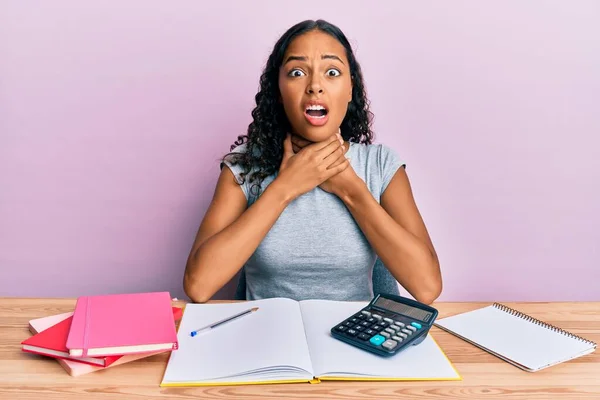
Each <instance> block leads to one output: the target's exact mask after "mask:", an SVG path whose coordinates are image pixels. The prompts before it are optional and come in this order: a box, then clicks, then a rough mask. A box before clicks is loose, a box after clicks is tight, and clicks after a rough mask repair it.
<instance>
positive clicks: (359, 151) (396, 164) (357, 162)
mask: <svg viewBox="0 0 600 400" xmlns="http://www.w3.org/2000/svg"><path fill="white" fill-rule="evenodd" d="M352 149H353V153H352V155H351V157H352V159H353V166H354V167H355V168H357V169H358V170H361V171H364V173H365V179H366V180H368V183H370V186H371V187H372V190H373V191H376V192H377V194H379V195H381V194H382V193H383V192H384V191H385V189H386V188H387V186H388V184H389V183H390V181H391V180H392V178H393V177H394V175H395V174H396V172H397V171H398V169H399V168H401V167H406V162H405V161H404V158H403V157H401V156H400V153H399V151H397V150H396V149H395V146H394V147H393V146H391V145H387V144H383V143H372V144H362V143H352Z"/></svg>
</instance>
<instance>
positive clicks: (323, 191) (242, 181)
mask: <svg viewBox="0 0 600 400" xmlns="http://www.w3.org/2000/svg"><path fill="white" fill-rule="evenodd" d="M252 116H253V121H252V123H251V124H250V126H249V128H248V132H247V135H245V136H240V137H238V141H237V142H235V144H234V145H233V146H232V148H231V150H232V153H230V154H228V155H226V157H224V160H223V161H224V162H223V164H222V169H221V174H220V176H219V179H218V182H217V186H216V189H215V193H214V197H213V199H212V202H211V204H210V206H209V208H208V210H207V212H206V214H205V216H204V219H203V221H202V223H201V225H200V228H199V230H198V233H197V236H196V239H195V241H194V244H193V246H192V250H191V252H190V255H189V258H188V261H187V265H186V271H185V276H184V288H185V292H186V294H187V295H188V296H189V297H190V299H191V300H192V301H194V302H205V301H207V300H209V299H210V298H211V297H212V296H213V295H214V294H215V293H216V292H217V291H218V290H219V289H220V288H221V287H223V286H224V285H225V284H226V283H227V282H228V281H229V280H230V279H231V278H232V277H234V276H235V274H236V273H237V272H238V271H239V270H240V269H241V268H242V267H244V266H245V268H244V270H245V274H246V285H247V288H246V296H247V299H248V300H254V299H260V298H268V297H288V298H293V299H296V300H303V299H309V298H319V299H332V300H348V301H352V300H361V301H366V300H370V299H371V298H372V296H373V289H372V284H371V273H372V270H373V265H374V263H375V260H376V257H377V256H379V257H380V258H381V260H382V262H383V263H384V264H385V266H386V267H387V268H388V269H389V271H390V272H391V274H392V275H393V276H394V277H395V278H396V280H397V281H398V282H399V283H400V284H401V285H402V286H403V287H404V288H405V289H406V290H407V291H408V292H409V293H410V294H411V295H412V296H413V297H414V298H415V299H416V300H418V301H421V302H423V303H426V304H430V303H432V302H433V301H434V300H435V299H436V298H437V297H438V296H439V294H440V292H441V288H442V283H441V275H440V269H439V264H438V259H437V255H436V252H435V249H434V247H433V245H432V243H431V240H430V238H429V235H428V233H427V229H426V227H425V225H424V223H423V221H422V219H421V216H420V214H419V211H418V209H417V207H416V205H415V202H414V199H413V196H412V192H411V188H410V184H409V180H408V178H407V175H406V172H405V168H404V167H405V165H404V164H403V163H402V162H401V161H400V159H399V158H398V156H397V155H396V153H395V152H394V151H392V150H391V149H390V148H388V147H387V146H384V145H375V144H372V139H373V134H372V132H371V113H370V111H369V108H368V101H367V98H366V96H365V90H364V87H363V78H362V74H361V70H360V66H359V64H358V62H357V61H356V59H355V57H354V54H353V51H352V48H351V46H350V44H349V43H348V40H347V39H346V37H345V36H344V34H343V33H342V32H341V31H340V30H339V29H338V28H337V27H336V26H334V25H332V24H330V23H327V22H325V21H322V20H318V21H304V22H301V23H299V24H297V25H295V26H293V27H292V28H290V29H289V30H288V31H287V32H286V33H285V34H284V35H283V36H282V37H281V38H280V39H279V40H278V41H277V43H276V44H275V47H274V50H273V52H272V54H271V56H270V57H269V59H268V61H267V65H266V67H265V70H264V73H263V74H262V76H261V80H260V91H259V92H258V94H257V95H256V108H255V109H254V110H253V112H252ZM224 166H227V168H224Z"/></svg>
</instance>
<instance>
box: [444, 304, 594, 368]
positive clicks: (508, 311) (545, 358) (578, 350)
mask: <svg viewBox="0 0 600 400" xmlns="http://www.w3.org/2000/svg"><path fill="white" fill-rule="evenodd" d="M434 325H435V326H437V327H438V328H440V329H443V330H445V331H447V332H450V333H451V334H453V335H455V336H458V337H460V338H461V339H463V340H466V341H467V342H469V343H471V344H473V345H475V346H477V347H479V348H481V349H483V350H485V351H487V352H489V353H491V354H493V355H495V356H497V357H499V358H501V359H503V360H505V361H507V362H509V363H511V364H513V365H515V366H517V367H519V368H521V369H523V370H525V371H529V372H535V371H539V370H541V369H544V368H548V367H550V366H553V365H556V364H559V363H562V362H565V361H568V360H572V359H574V358H578V357H581V356H584V355H586V354H589V353H592V352H594V350H595V349H596V343H594V342H592V341H590V340H586V339H584V338H582V337H580V336H577V335H574V334H573V333H570V332H568V331H565V330H563V329H560V328H558V327H556V326H553V325H550V324H547V323H545V322H543V321H540V320H538V319H535V318H533V317H531V316H529V315H527V314H524V313H522V312H520V311H517V310H514V309H512V308H510V307H507V306H505V305H503V304H499V303H494V304H492V305H490V306H487V307H483V308H480V309H477V310H473V311H468V312H465V313H462V314H458V315H453V316H450V317H446V318H441V319H438V320H437V321H436V322H435V324H434Z"/></svg>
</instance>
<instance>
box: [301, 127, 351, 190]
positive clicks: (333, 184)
mask: <svg viewBox="0 0 600 400" xmlns="http://www.w3.org/2000/svg"><path fill="white" fill-rule="evenodd" d="M335 136H337V138H338V140H339V141H340V143H341V144H342V151H343V152H344V153H345V147H344V139H342V135H341V133H340V130H339V129H338V132H337V133H336V134H335ZM311 143H313V142H311V141H309V140H306V139H304V138H302V137H300V136H298V135H292V149H293V150H294V152H295V153H298V152H300V151H301V150H302V149H304V148H305V147H307V146H310V145H311ZM343 158H344V159H346V156H345V154H344V156H343ZM343 161H344V160H343V159H342V157H340V158H339V159H338V163H342V162H343ZM336 164H337V163H336ZM336 164H334V165H333V167H335V166H336ZM357 179H360V178H359V177H358V175H356V172H355V171H354V168H352V166H350V167H349V168H345V169H344V170H343V171H341V172H340V173H338V174H336V175H333V176H332V177H330V178H329V179H327V180H326V181H325V182H323V183H321V184H320V185H319V187H320V188H321V189H323V190H325V191H326V192H329V193H333V194H335V195H336V196H341V194H342V193H343V192H344V191H347V189H348V188H350V187H351V185H352V184H354V183H356V182H357Z"/></svg>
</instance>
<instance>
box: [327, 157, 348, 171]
mask: <svg viewBox="0 0 600 400" xmlns="http://www.w3.org/2000/svg"><path fill="white" fill-rule="evenodd" d="M332 158H333V156H332ZM345 160H348V157H346V155H345V154H343V153H342V155H340V156H339V157H338V158H337V159H335V160H333V159H332V160H331V161H332V162H331V164H329V166H328V167H327V169H332V168H335V167H337V166H338V165H340V164H342V163H343V162H344V161H345ZM326 161H327V160H326Z"/></svg>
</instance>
